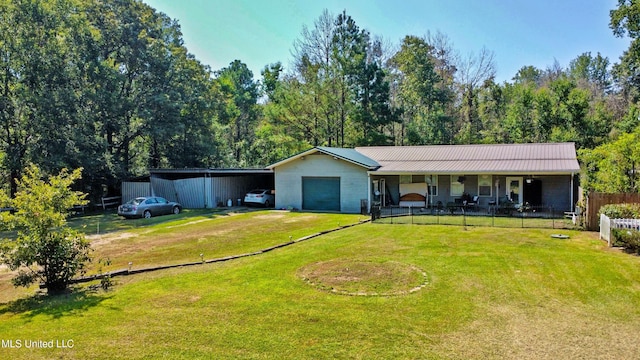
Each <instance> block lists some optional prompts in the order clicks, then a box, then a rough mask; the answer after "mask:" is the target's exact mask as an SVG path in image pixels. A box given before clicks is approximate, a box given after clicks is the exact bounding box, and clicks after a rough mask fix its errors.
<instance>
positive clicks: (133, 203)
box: [127, 197, 145, 205]
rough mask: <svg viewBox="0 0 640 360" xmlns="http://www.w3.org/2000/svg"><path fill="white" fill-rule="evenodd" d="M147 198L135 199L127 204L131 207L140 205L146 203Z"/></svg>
mask: <svg viewBox="0 0 640 360" xmlns="http://www.w3.org/2000/svg"><path fill="white" fill-rule="evenodd" d="M144 200H145V198H142V197H141V198H135V199H131V200H129V201H127V204H129V205H140V204H142V203H143V202H144Z"/></svg>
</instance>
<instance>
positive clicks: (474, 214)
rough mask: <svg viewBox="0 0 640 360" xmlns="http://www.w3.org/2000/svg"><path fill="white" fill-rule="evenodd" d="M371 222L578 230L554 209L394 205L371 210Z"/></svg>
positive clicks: (570, 221) (376, 207)
mask: <svg viewBox="0 0 640 360" xmlns="http://www.w3.org/2000/svg"><path fill="white" fill-rule="evenodd" d="M371 216H372V221H373V222H374V223H382V224H417V225H456V226H484V227H503V228H550V229H575V228H576V227H577V225H576V224H575V223H574V222H573V221H572V219H567V218H566V217H564V212H563V211H561V210H558V209H554V208H552V207H544V206H526V207H514V208H510V209H508V210H502V209H500V208H499V207H498V206H497V205H491V206H488V207H487V206H477V207H473V208H465V207H458V208H455V209H447V208H443V209H438V208H437V207H433V208H425V207H411V206H397V205H391V206H386V207H381V206H374V207H373V208H372V213H371Z"/></svg>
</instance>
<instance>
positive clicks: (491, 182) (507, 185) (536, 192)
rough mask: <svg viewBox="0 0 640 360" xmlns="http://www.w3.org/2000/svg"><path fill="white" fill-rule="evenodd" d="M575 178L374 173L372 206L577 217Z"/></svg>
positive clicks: (542, 175)
mask: <svg viewBox="0 0 640 360" xmlns="http://www.w3.org/2000/svg"><path fill="white" fill-rule="evenodd" d="M574 177H575V176H574V174H573V173H571V174H540V173H539V174H518V173H502V174H500V173H475V174H427V173H418V172H415V173H396V174H379V173H377V172H375V173H374V172H370V173H369V178H370V180H371V181H370V183H371V192H370V195H369V196H370V199H369V203H370V204H373V205H378V206H380V207H382V208H391V207H412V208H416V209H429V210H437V211H441V212H442V211H444V212H450V213H452V214H453V213H459V212H468V213H472V212H476V213H484V214H486V213H489V212H504V213H509V212H512V211H527V210H531V211H533V210H536V209H538V210H537V211H542V210H543V209H554V210H553V211H554V212H555V211H559V212H565V211H573V210H574V209H573V207H574V204H575V201H576V196H577V184H576V182H575V181H574Z"/></svg>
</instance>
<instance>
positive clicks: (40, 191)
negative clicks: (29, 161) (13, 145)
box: [0, 165, 90, 293]
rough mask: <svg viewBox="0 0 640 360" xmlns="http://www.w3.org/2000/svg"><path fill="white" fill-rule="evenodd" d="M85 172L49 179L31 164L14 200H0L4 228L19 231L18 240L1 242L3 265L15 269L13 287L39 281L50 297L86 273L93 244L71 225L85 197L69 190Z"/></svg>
mask: <svg viewBox="0 0 640 360" xmlns="http://www.w3.org/2000/svg"><path fill="white" fill-rule="evenodd" d="M80 173H81V170H80V169H78V170H75V171H73V172H68V171H66V170H64V169H63V170H62V171H61V172H60V174H58V175H55V176H49V177H45V176H43V174H42V172H41V171H40V169H38V168H37V167H36V166H33V165H31V166H29V167H28V168H27V169H26V171H25V174H24V175H23V176H22V178H21V179H20V180H19V181H18V191H17V193H16V196H15V198H13V199H8V198H7V197H6V195H2V196H0V203H2V204H3V206H8V207H12V208H13V209H14V211H12V212H11V213H9V212H3V213H2V225H3V227H7V228H8V230H17V236H16V238H15V240H13V239H12V240H4V241H3V242H2V243H0V245H1V246H0V263H2V264H5V265H7V266H8V267H9V269H10V270H12V271H14V270H17V275H16V276H15V277H14V278H13V280H12V281H13V284H14V285H15V286H27V287H28V286H30V285H31V284H32V283H34V282H36V281H39V282H41V283H43V284H44V286H45V287H46V288H47V291H48V292H49V293H58V292H61V291H63V290H65V289H66V288H67V285H68V282H69V280H70V279H71V278H73V277H74V276H75V275H77V274H78V273H82V272H83V270H84V268H85V265H86V263H87V262H88V261H89V251H90V247H89V242H87V241H86V240H85V238H84V235H83V234H82V233H81V232H79V231H77V230H74V229H72V228H71V227H69V226H68V225H67V216H68V213H69V211H68V210H69V209H71V208H73V207H74V206H77V205H83V204H86V200H84V197H85V194H81V193H79V192H76V191H73V190H71V184H72V183H73V182H74V181H76V180H78V179H80Z"/></svg>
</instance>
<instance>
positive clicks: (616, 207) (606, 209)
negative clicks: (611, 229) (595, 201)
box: [598, 204, 640, 219]
mask: <svg viewBox="0 0 640 360" xmlns="http://www.w3.org/2000/svg"><path fill="white" fill-rule="evenodd" d="M600 214H605V215H607V216H608V217H609V218H610V219H640V204H609V205H604V206H603V207H601V208H600V211H599V214H598V215H600Z"/></svg>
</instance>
